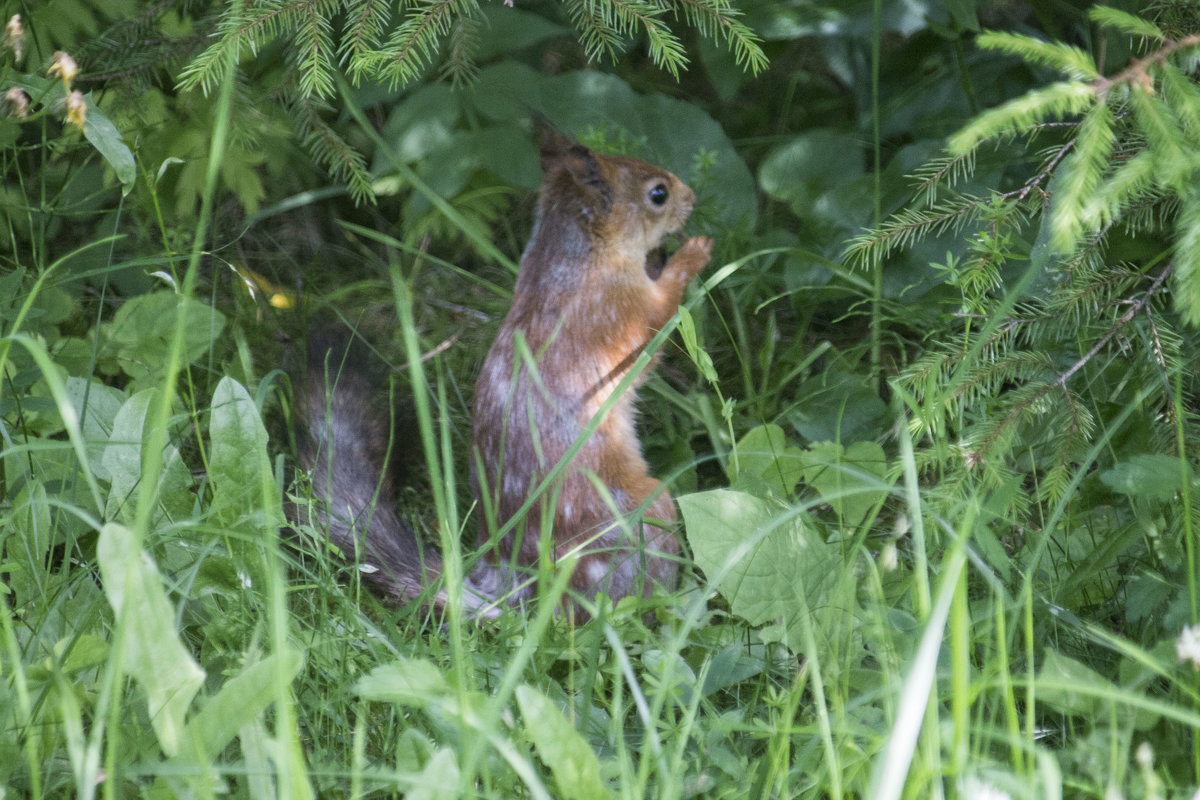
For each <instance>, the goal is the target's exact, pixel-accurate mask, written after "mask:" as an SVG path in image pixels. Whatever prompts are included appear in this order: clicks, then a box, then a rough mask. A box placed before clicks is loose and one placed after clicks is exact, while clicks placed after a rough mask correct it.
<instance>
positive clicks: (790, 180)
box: [0, 0, 1200, 800]
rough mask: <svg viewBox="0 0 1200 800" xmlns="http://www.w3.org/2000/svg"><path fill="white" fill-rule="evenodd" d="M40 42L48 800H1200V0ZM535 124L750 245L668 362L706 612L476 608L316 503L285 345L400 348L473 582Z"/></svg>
mask: <svg viewBox="0 0 1200 800" xmlns="http://www.w3.org/2000/svg"><path fill="white" fill-rule="evenodd" d="M18 14H19V15H20V19H19V20H15V17H16V15H18ZM14 20H15V21H14ZM0 22H2V23H7V25H8V27H6V28H5V29H4V33H3V34H2V35H3V38H2V39H0V598H2V600H0V794H6V793H7V795H10V796H31V797H49V796H77V797H82V798H90V797H95V796H98V795H103V796H113V797H115V796H152V797H156V798H157V797H164V798H165V797H215V796H222V797H224V796H229V797H246V798H259V797H273V796H283V797H310V796H322V797H324V796H330V797H335V796H352V797H362V796H406V797H447V798H449V797H489V798H490V797H496V798H511V797H538V798H548V797H580V798H614V797H621V798H647V797H669V798H680V797H696V798H701V797H703V798H709V797H711V798H718V797H730V798H733V797H738V798H740V797H780V798H783V797H789V798H790V797H797V798H851V797H869V798H871V799H872V800H891V799H892V798H924V797H944V798H949V799H950V800H958V799H959V798H962V799H963V800H978V798H981V797H986V798H989V800H1003V799H1007V800H1018V799H1019V800H1042V798H1047V797H1072V798H1074V797H1079V798H1085V800H1112V798H1114V797H1129V798H1134V797H1138V798H1142V797H1145V798H1148V799H1149V798H1153V799H1154V800H1160V798H1161V800H1194V798H1195V796H1196V793H1197V788H1198V787H1200V695H1198V694H1197V688H1196V687H1197V678H1196V676H1197V674H1198V673H1197V669H1200V540H1198V539H1197V532H1198V531H1200V527H1198V526H1197V522H1198V521H1200V518H1197V516H1196V511H1195V508H1196V507H1197V506H1198V504H1200V482H1197V475H1200V462H1198V461H1197V458H1196V453H1197V452H1200V418H1198V417H1197V413H1196V408H1197V401H1198V397H1200V383H1198V381H1197V378H1196V375H1197V373H1198V372H1200V370H1198V364H1197V356H1196V353H1197V352H1200V350H1198V349H1197V344H1198V342H1197V334H1196V325H1195V317H1196V316H1197V314H1198V313H1200V312H1198V310H1197V309H1198V307H1200V299H1198V295H1197V287H1196V285H1195V284H1197V282H1198V281H1200V279H1197V277H1196V274H1195V273H1196V271H1197V270H1196V267H1195V266H1193V261H1194V260H1195V255H1194V254H1195V251H1196V247H1197V245H1198V244H1200V242H1197V241H1196V240H1197V237H1198V236H1200V233H1198V231H1200V219H1198V218H1200V197H1198V196H1197V190H1196V189H1195V188H1194V184H1195V182H1196V181H1195V178H1196V175H1195V171H1196V166H1195V162H1196V158H1195V155H1194V154H1195V153H1196V152H1200V148H1197V146H1196V145H1197V144H1200V143H1198V142H1197V141H1196V137H1197V131H1200V90H1198V89H1197V65H1198V59H1200V48H1198V47H1197V45H1198V44H1200V42H1197V40H1196V38H1195V37H1196V36H1197V35H1198V32H1200V12H1198V11H1197V9H1196V7H1195V5H1194V4H1184V3H1174V2H1156V3H1154V4H1151V5H1149V6H1145V7H1135V6H1134V5H1133V4H1132V3H1122V2H1117V3H1116V4H1114V5H1112V6H1104V7H1094V8H1076V6H1075V5H1074V4H1072V3H1070V2H1067V3H1056V4H1045V3H1038V4H1022V3H993V2H990V0H987V1H985V0H978V1H976V0H955V2H952V3H942V2H938V0H905V2H902V3H901V2H896V3H892V2H881V3H866V2H861V3H860V2H852V3H846V2H840V1H839V2H835V1H834V0H816V2H805V3H778V2H769V0H740V1H739V2H738V3H736V4H733V3H730V2H726V0H676V1H675V2H668V1H667V0H662V1H661V2H660V0H632V1H627V0H563V1H562V2H554V1H553V0H515V2H514V3H513V6H512V7H509V6H508V5H506V4H504V3H502V2H500V0H491V1H490V2H486V3H483V2H472V1H471V0H452V1H451V0H446V1H443V0H402V1H401V2H395V0H392V1H391V2H378V0H306V1H305V2H297V1H295V0H267V1H264V0H257V1H256V2H249V1H247V2H242V3H212V2H207V0H46V2H44V3H39V4H33V3H29V2H26V1H25V0H0ZM18 23H19V24H18ZM21 26H23V31H24V33H23V37H24V38H23V39H20V40H19V41H18V35H17V33H19V32H20V30H21V29H22V28H21ZM983 29H992V30H990V31H988V32H983ZM18 45H19V46H18ZM18 51H19V52H18ZM766 56H770V58H771V62H770V65H769V68H764V65H765V62H764V61H763V59H764V58H765V57H766ZM48 71H49V74H47V73H48ZM181 75H184V77H182V78H181ZM535 114H536V115H540V116H541V117H544V118H546V119H548V120H550V121H551V122H552V123H553V124H554V125H555V126H557V127H559V128H560V129H562V130H563V131H564V132H565V133H567V134H570V135H574V136H576V137H577V138H578V139H579V140H580V141H581V142H583V143H584V144H587V145H588V146H591V147H594V148H597V149H600V150H603V151H605V152H616V153H627V154H631V155H634V156H637V157H641V158H645V159H648V160H651V161H654V162H655V163H658V164H661V165H663V166H665V167H667V168H669V169H671V170H672V171H674V172H676V173H677V174H678V175H679V176H680V177H681V178H683V179H684V180H685V181H686V182H687V183H688V184H689V185H690V186H692V188H693V189H695V191H696V194H697V198H698V202H697V207H696V209H695V211H694V213H693V216H692V218H691V220H690V221H689V224H688V226H687V230H686V232H685V233H684V234H683V235H692V234H707V235H711V236H712V237H713V238H714V240H715V241H716V243H717V253H716V254H715V258H714V263H713V265H712V266H711V267H710V268H709V269H708V270H706V271H705V273H704V275H703V276H702V280H701V281H698V283H699V284H702V285H698V286H696V287H694V290H691V289H690V290H689V295H688V300H687V303H686V306H687V307H686V308H685V309H684V311H683V312H681V313H680V314H679V315H678V316H677V317H676V318H675V319H674V320H672V321H671V322H670V323H669V324H668V325H667V326H665V329H664V330H663V331H661V332H658V333H657V335H656V337H655V339H654V341H653V342H652V343H651V344H650V345H649V346H648V348H647V352H646V353H643V354H641V357H642V359H643V363H645V362H648V361H649V359H650V357H651V352H650V351H654V350H655V349H657V350H658V353H657V358H658V361H659V367H658V369H657V371H656V373H655V374H654V375H653V376H652V377H650V378H649V379H648V380H646V382H645V384H644V386H643V390H642V392H641V395H640V398H641V400H640V402H641V406H642V412H643V413H642V419H641V422H640V425H639V430H640V432H641V441H642V443H643V445H644V453H645V456H646V458H647V460H648V462H649V463H650V464H651V465H652V467H651V473H652V474H654V475H656V476H661V477H662V478H663V479H664V480H666V481H668V482H669V483H670V485H671V488H672V493H673V494H674V495H675V497H676V498H677V499H678V506H679V510H680V514H681V516H682V518H683V520H684V522H685V526H684V529H683V530H682V531H681V541H682V544H683V547H684V549H683V552H682V554H681V558H680V574H681V583H680V586H679V587H678V589H677V590H676V591H674V592H670V593H657V594H656V595H655V596H654V597H652V598H628V599H627V600H625V601H623V602H621V603H619V604H616V605H613V604H612V603H609V602H608V601H607V600H605V599H604V598H599V599H598V600H597V601H596V603H595V605H594V607H593V608H592V609H591V611H592V612H593V614H592V618H591V619H590V620H589V621H587V622H586V623H578V622H572V621H571V620H568V619H565V618H564V617H563V616H561V615H559V614H557V613H556V610H557V609H558V608H559V605H558V600H559V598H560V595H561V592H562V591H563V589H564V587H565V585H566V578H567V575H568V572H567V569H568V568H569V565H568V564H558V565H557V566H558V569H550V565H549V563H547V564H546V569H545V570H543V571H540V573H539V574H538V575H537V576H536V577H537V579H538V597H537V598H535V599H534V600H533V601H532V602H530V603H529V605H528V606H527V607H526V608H523V609H520V610H519V611H514V612H513V613H505V614H502V615H501V617H500V618H499V619H498V620H496V621H494V622H489V623H487V624H484V625H479V626H476V625H474V624H472V623H471V622H470V621H468V620H466V619H464V618H462V617H461V616H459V615H457V614H455V613H450V614H449V615H447V616H446V617H445V618H440V619H429V616H430V614H429V611H428V609H425V608H421V607H420V606H419V605H414V606H413V607H405V608H395V607H389V606H387V605H385V604H382V603H381V602H379V600H378V598H376V597H375V596H373V595H372V594H371V593H370V592H369V591H367V590H366V589H365V587H364V586H363V585H362V580H361V578H362V573H361V571H360V569H358V567H359V566H360V565H359V564H358V563H356V562H355V560H354V559H353V558H349V559H347V558H343V557H342V556H341V554H339V553H336V552H334V551H331V549H330V548H329V546H328V541H327V532H326V531H324V530H322V527H321V525H320V524H318V523H316V522H315V521H316V520H319V519H320V517H321V515H320V514H316V513H310V512H315V511H316V509H312V508H310V507H311V504H312V502H313V501H312V498H311V496H310V495H311V491H310V487H309V486H308V482H307V479H306V476H304V475H297V474H296V470H295V469H294V467H293V464H294V462H293V459H292V455H293V449H294V448H293V445H292V443H291V442H290V435H289V433H288V431H289V429H290V420H289V418H288V415H289V404H290V400H289V391H288V387H287V384H288V379H287V378H286V374H287V373H288V370H289V367H290V365H291V364H294V361H295V359H294V356H293V355H292V354H291V352H290V351H294V350H297V349H299V348H301V345H300V343H301V342H302V341H303V340H304V338H305V336H306V333H307V331H306V325H307V323H308V321H309V320H310V319H319V320H321V321H322V322H321V324H322V325H327V324H331V322H332V324H335V325H344V326H345V328H346V329H347V330H354V331H355V332H357V334H358V335H359V336H360V337H361V338H362V339H363V340H364V341H365V342H367V343H369V344H370V346H371V347H370V349H371V350H372V353H373V356H372V358H376V359H378V360H379V362H380V363H381V365H383V366H382V367H381V369H380V373H382V374H381V375H380V376H379V383H380V387H381V388H380V391H381V394H384V395H387V397H388V400H389V401H392V400H397V402H395V403H393V405H394V406H395V407H396V412H395V419H394V420H391V422H393V423H394V430H391V431H390V433H391V446H392V449H393V452H394V453H395V454H396V455H397V459H396V461H397V463H396V464H395V465H394V466H395V469H396V471H397V475H398V476H399V475H400V474H401V473H404V474H403V479H402V480H399V481H398V483H399V484H401V485H402V486H403V487H404V489H403V491H402V492H401V495H402V496H401V498H400V501H399V503H398V505H399V506H400V508H398V509H397V511H399V512H400V513H402V514H404V515H405V516H406V517H407V518H409V519H411V521H412V522H413V524H414V527H415V528H416V529H417V530H418V532H419V534H420V536H421V538H422V540H423V541H426V542H433V541H436V542H437V543H438V545H439V547H440V548H441V549H442V550H443V552H445V554H446V564H447V578H446V579H445V580H447V582H448V583H449V585H450V586H451V588H452V591H453V588H454V586H455V585H456V584H455V579H454V578H453V577H450V576H454V575H461V574H462V572H463V570H465V569H469V568H470V566H471V562H472V560H473V559H475V558H479V557H483V555H485V554H486V549H487V548H486V547H485V548H484V551H485V553H480V552H478V551H477V550H476V548H475V547H474V546H473V542H474V541H475V525H476V523H477V521H478V519H479V517H480V515H481V513H482V514H483V515H484V516H485V518H486V511H483V512H481V511H480V509H478V508H475V507H474V506H473V498H472V494H471V492H470V490H469V488H468V485H469V481H468V479H467V475H468V472H469V465H468V461H469V459H470V454H469V452H468V451H469V444H468V442H469V438H470V434H469V431H470V419H469V409H470V407H471V396H472V395H471V393H472V388H471V387H472V384H473V382H474V380H475V378H476V375H477V372H478V369H479V363H480V361H481V359H482V356H483V354H484V352H485V351H486V348H487V346H488V344H489V342H490V340H491V338H492V336H493V335H494V333H495V330H496V328H497V327H498V325H499V321H500V319H501V318H502V316H503V314H504V312H505V310H506V309H507V307H508V304H509V302H510V300H511V294H512V287H513V279H514V273H515V271H516V264H515V263H514V262H515V260H516V258H517V257H518V254H519V253H520V252H521V250H522V248H523V246H524V244H525V242H526V241H527V239H528V236H529V229H530V226H531V224H532V211H533V205H534V200H533V198H534V196H535V192H536V189H537V186H538V184H539V181H540V179H541V176H540V172H539V169H538V153H537V148H536V145H535V144H534V138H535V137H534V136H533V135H532V133H531V124H530V117H531V116H533V115H535ZM676 245H677V243H676V242H668V243H667V246H668V247H674V246H676ZM550 299H551V298H548V302H549V300H550ZM673 328H674V329H677V332H675V333H673V332H672V329H673ZM530 357H531V358H532V357H535V354H530ZM389 378H391V380H389ZM406 403H407V404H410V405H411V406H412V407H413V408H414V409H415V410H414V411H412V412H410V413H406V412H405V411H404V409H405V407H406ZM410 418H411V422H408V421H409V420H410ZM406 424H409V425H411V428H412V429H409V427H406ZM285 509H287V510H288V511H289V514H288V516H289V517H290V518H292V519H294V520H297V522H296V524H295V525H293V526H292V527H291V528H289V529H288V530H287V532H286V533H285V534H284V535H282V536H281V535H280V529H281V526H282V525H283V524H284V522H283V519H284V516H285V514H284V511H285ZM305 520H308V522H306V521H305ZM469 543H470V544H469Z"/></svg>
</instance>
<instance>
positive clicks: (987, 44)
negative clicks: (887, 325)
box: [976, 31, 1100, 82]
mask: <svg viewBox="0 0 1200 800" xmlns="http://www.w3.org/2000/svg"><path fill="white" fill-rule="evenodd" d="M976 44H978V45H979V46H980V47H982V48H985V49H988V50H1001V51H1003V52H1006V53H1010V54H1012V55H1016V56H1020V57H1021V58H1023V59H1025V60H1026V61H1029V62H1032V63H1034V64H1042V65H1045V66H1047V67H1051V68H1053V69H1056V70H1058V71H1059V72H1061V73H1063V74H1064V75H1065V76H1066V77H1067V78H1068V79H1070V80H1071V81H1072V82H1078V81H1093V80H1096V79H1097V78H1099V77H1100V71H1099V70H1097V69H1096V65H1095V63H1093V61H1092V58H1091V56H1089V55H1088V54H1087V53H1086V52H1085V51H1083V50H1081V49H1079V48H1078V47H1074V46H1072V45H1069V44H1064V43H1062V42H1043V41H1041V40H1040V39H1034V38H1033V37H1032V36H1025V35H1023V34H1019V33H1008V32H1005V31H985V32H984V33H981V34H980V35H979V38H978V39H976Z"/></svg>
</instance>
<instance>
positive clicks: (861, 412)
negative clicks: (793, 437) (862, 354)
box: [789, 368, 888, 442]
mask: <svg viewBox="0 0 1200 800" xmlns="http://www.w3.org/2000/svg"><path fill="white" fill-rule="evenodd" d="M796 395H797V396H796V404H795V408H794V409H793V411H792V412H791V414H790V415H789V421H790V422H791V423H792V425H793V426H794V427H795V428H796V430H797V431H798V432H799V433H800V434H801V435H803V436H804V437H805V438H806V439H808V440H809V441H810V442H856V441H859V440H870V439H876V438H878V437H879V436H880V435H881V434H882V433H884V432H885V431H886V429H887V425H888V421H887V406H885V405H884V403H883V401H882V400H880V399H879V392H877V391H876V390H875V389H874V388H873V387H872V386H871V383H870V381H869V380H868V379H867V377H866V376H865V375H860V374H857V373H853V372H847V371H844V370H841V369H836V368H835V369H830V370H826V371H825V372H823V373H821V374H818V375H815V376H813V377H812V378H809V379H808V380H806V381H805V382H804V383H803V384H801V386H800V388H799V390H798V391H797V392H796Z"/></svg>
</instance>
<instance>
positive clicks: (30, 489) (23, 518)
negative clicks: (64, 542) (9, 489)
mask: <svg viewBox="0 0 1200 800" xmlns="http://www.w3.org/2000/svg"><path fill="white" fill-rule="evenodd" d="M5 527H7V528H8V531H7V533H11V534H12V535H13V536H15V537H16V538H17V539H18V540H19V541H20V545H19V546H18V545H9V547H10V548H11V549H10V550H9V553H10V554H11V553H13V552H14V551H15V552H19V553H22V554H23V555H25V556H26V557H28V558H29V559H30V562H31V563H36V564H44V563H45V562H46V558H47V554H48V553H49V552H50V548H52V547H53V546H55V545H56V544H58V541H57V538H58V537H56V536H54V535H53V529H52V527H51V523H50V506H49V505H47V504H46V484H45V483H43V482H41V481H38V482H36V483H31V484H28V485H26V486H25V487H24V488H23V489H21V491H20V493H19V494H18V495H17V496H16V497H15V498H14V499H13V504H12V509H11V511H10V513H9V515H8V524H7V525H6V526H5Z"/></svg>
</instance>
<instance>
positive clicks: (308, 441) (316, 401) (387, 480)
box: [295, 336, 445, 608]
mask: <svg viewBox="0 0 1200 800" xmlns="http://www.w3.org/2000/svg"><path fill="white" fill-rule="evenodd" d="M307 361H308V364H307V369H306V370H305V374H304V375H303V376H302V379H301V381H300V382H299V383H298V384H297V391H296V408H295V419H296V423H297V439H298V444H299V457H300V465H301V467H302V468H303V469H304V470H306V471H307V472H308V473H309V474H310V475H311V478H312V491H313V497H314V498H315V499H316V501H317V502H316V503H314V504H313V505H314V509H315V514H316V522H317V524H318V525H319V526H320V527H321V528H323V529H328V532H329V538H330V539H331V540H332V541H333V543H334V544H336V545H337V546H338V547H339V548H340V549H341V550H342V552H343V553H345V555H346V558H347V559H349V560H350V561H352V562H353V563H355V564H357V565H358V568H359V570H360V572H361V574H362V578H363V580H364V581H365V582H366V583H367V584H368V585H369V586H371V587H372V588H373V589H374V590H375V591H376V592H378V593H380V594H382V595H383V596H384V597H385V598H386V599H389V600H392V601H395V602H407V601H409V600H414V599H417V598H419V597H421V596H423V595H425V594H426V589H427V588H428V587H429V585H430V584H431V583H432V582H433V581H434V580H435V579H436V578H437V577H438V576H439V575H440V574H441V572H442V559H441V556H440V555H439V554H438V553H437V552H436V551H434V550H433V549H432V548H422V547H421V545H420V543H419V541H418V540H417V537H416V535H415V534H414V533H413V530H412V528H411V527H409V525H408V524H407V523H405V522H404V521H403V520H402V519H400V517H399V516H398V515H397V514H396V510H395V500H396V496H395V487H394V484H393V478H392V474H391V469H390V468H389V458H388V456H389V450H390V445H391V443H392V442H393V441H394V439H393V437H392V425H391V422H390V420H391V415H390V414H389V413H388V412H387V410H386V409H381V408H380V403H379V402H378V401H377V398H378V396H379V394H380V392H379V387H378V386H377V385H375V383H374V382H373V381H372V380H371V379H370V378H369V377H368V375H367V370H366V369H365V367H364V364H363V363H362V360H361V357H358V356H357V355H356V353H355V351H354V350H353V349H349V350H348V348H347V344H346V342H344V341H341V342H336V341H331V340H329V339H328V338H327V337H321V336H317V337H314V338H313V339H312V340H310V342H309V348H308V360H307ZM428 600H429V602H430V603H431V605H433V606H434V607H435V608H440V607H442V606H443V605H444V600H445V591H444V590H443V591H441V592H438V593H437V595H435V596H432V597H429V598H428Z"/></svg>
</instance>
